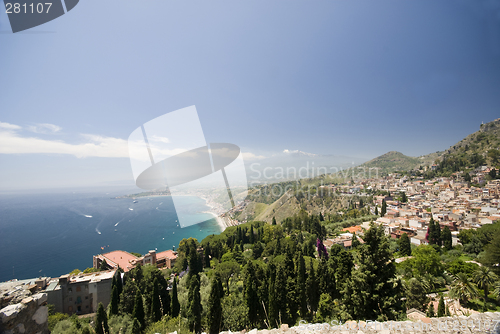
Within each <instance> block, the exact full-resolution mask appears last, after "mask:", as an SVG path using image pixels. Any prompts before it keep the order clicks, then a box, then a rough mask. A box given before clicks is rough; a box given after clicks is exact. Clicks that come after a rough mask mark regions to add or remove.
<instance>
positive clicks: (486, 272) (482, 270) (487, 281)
mask: <svg viewBox="0 0 500 334" xmlns="http://www.w3.org/2000/svg"><path fill="white" fill-rule="evenodd" d="M472 278H473V280H474V283H476V284H477V286H478V287H480V288H481V289H484V302H486V301H487V300H488V288H489V286H490V285H492V284H493V283H495V281H496V280H497V279H498V276H497V275H496V274H495V273H494V272H492V271H491V270H490V268H488V267H485V266H481V267H479V268H478V269H477V270H476V271H475V272H474V274H473V275H472Z"/></svg>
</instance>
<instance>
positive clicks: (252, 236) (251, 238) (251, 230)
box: [248, 225, 255, 244]
mask: <svg viewBox="0 0 500 334" xmlns="http://www.w3.org/2000/svg"><path fill="white" fill-rule="evenodd" d="M254 239H255V238H254V235H253V225H251V226H250V239H249V240H248V242H249V243H251V244H253V243H254V242H255V240H254Z"/></svg>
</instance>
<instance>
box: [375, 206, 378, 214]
mask: <svg viewBox="0 0 500 334" xmlns="http://www.w3.org/2000/svg"><path fill="white" fill-rule="evenodd" d="M375 215H377V216H378V206H375Z"/></svg>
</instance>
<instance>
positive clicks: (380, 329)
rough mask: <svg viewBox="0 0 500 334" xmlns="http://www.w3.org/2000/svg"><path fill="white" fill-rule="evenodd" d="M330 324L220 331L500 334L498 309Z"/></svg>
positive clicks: (318, 333)
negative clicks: (414, 319)
mask: <svg viewBox="0 0 500 334" xmlns="http://www.w3.org/2000/svg"><path fill="white" fill-rule="evenodd" d="M334 325H335V323H333V324H326V323H325V324H305V323H304V324H301V325H300V326H294V327H291V328H289V327H288V325H282V326H281V328H279V329H271V330H267V329H265V330H257V329H253V330H251V331H249V332H246V331H242V332H222V333H221V334H336V333H338V334H393V333H394V334H400V333H401V334H402V333H408V334H431V333H432V334H434V333H442V334H457V333H471V334H473V333H488V334H489V333H491V334H500V312H495V313H492V312H485V313H476V314H472V315H471V316H469V317H465V316H458V317H442V318H424V319H422V321H388V322H378V323H374V322H372V323H370V322H369V323H366V322H355V321H349V322H347V323H345V324H343V326H334ZM480 326H481V327H480Z"/></svg>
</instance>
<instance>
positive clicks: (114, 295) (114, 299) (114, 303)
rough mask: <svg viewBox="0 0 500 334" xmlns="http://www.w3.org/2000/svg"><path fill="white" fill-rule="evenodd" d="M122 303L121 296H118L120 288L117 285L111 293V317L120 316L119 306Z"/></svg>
mask: <svg viewBox="0 0 500 334" xmlns="http://www.w3.org/2000/svg"><path fill="white" fill-rule="evenodd" d="M119 303H120V295H119V294H118V287H117V286H116V285H115V286H114V287H113V290H112V292H111V303H110V306H109V315H115V314H118V304H119Z"/></svg>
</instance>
